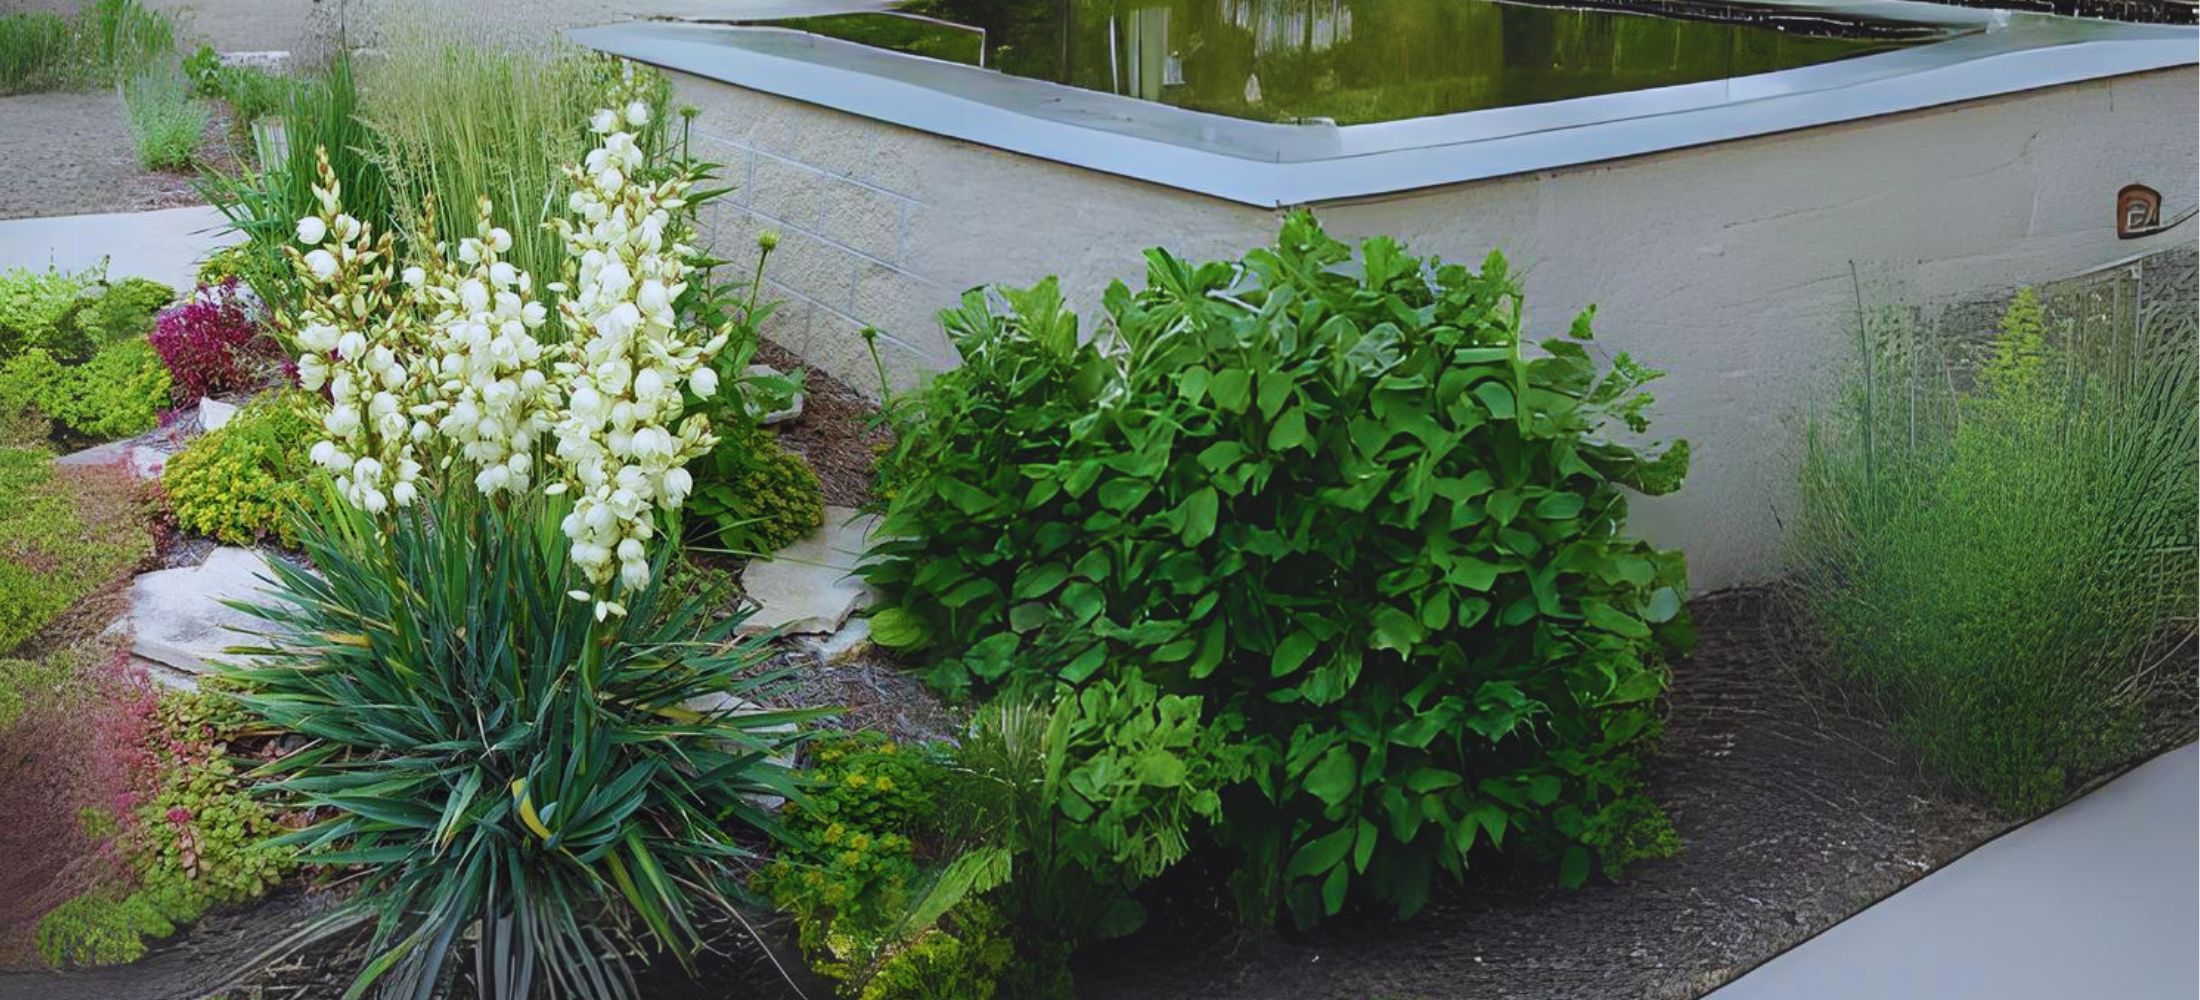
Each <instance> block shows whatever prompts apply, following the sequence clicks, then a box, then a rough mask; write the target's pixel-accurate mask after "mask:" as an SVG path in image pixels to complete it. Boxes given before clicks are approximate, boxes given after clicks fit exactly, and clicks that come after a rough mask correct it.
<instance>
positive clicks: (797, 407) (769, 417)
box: [748, 365, 802, 427]
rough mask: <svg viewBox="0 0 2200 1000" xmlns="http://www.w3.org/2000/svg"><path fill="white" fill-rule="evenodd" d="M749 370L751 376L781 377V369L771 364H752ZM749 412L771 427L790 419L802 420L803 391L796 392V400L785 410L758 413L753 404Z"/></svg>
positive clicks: (758, 421) (761, 422)
mask: <svg viewBox="0 0 2200 1000" xmlns="http://www.w3.org/2000/svg"><path fill="white" fill-rule="evenodd" d="M748 372H749V377H751V378H779V377H781V375H780V371H779V369H777V368H773V367H772V366H770V365H750V366H749V368H748ZM749 413H750V415H752V416H755V417H756V422H757V423H760V424H763V425H764V426H766V427H770V426H772V425H773V424H784V423H787V422H789V421H793V420H800V419H802V393H800V392H796V393H795V394H794V400H793V401H792V402H790V403H788V404H787V408H786V409H784V410H773V411H772V412H770V413H763V414H758V413H757V412H756V408H755V407H753V406H752V407H750V408H749Z"/></svg>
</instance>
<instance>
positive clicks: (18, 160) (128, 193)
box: [0, 90, 199, 219]
mask: <svg viewBox="0 0 2200 1000" xmlns="http://www.w3.org/2000/svg"><path fill="white" fill-rule="evenodd" d="M0 136H6V137H7V139H6V140H5V141H0V178H6V179H5V180H4V181H0V219H20V218H26V217H30V216H40V215H86V214H91V213H95V212H136V211H143V210H145V209H149V208H171V207H174V206H177V205H190V204H196V203H197V202H198V201H199V197H198V194H197V193H196V192H195V191H193V190H192V189H191V175H190V174H184V173H158V172H153V171H148V170H146V169H144V168H143V167H140V166H138V162H137V155H136V153H135V152H133V151H132V149H131V146H130V128H129V125H128V124H127V120H126V119H125V118H124V116H123V110H122V98H121V97H120V96H118V95H116V94H115V93H114V92H113V91H104V90H102V91H91V92H87V93H57V94H22V95H18V96H14V97H0Z"/></svg>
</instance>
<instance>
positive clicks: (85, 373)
mask: <svg viewBox="0 0 2200 1000" xmlns="http://www.w3.org/2000/svg"><path fill="white" fill-rule="evenodd" d="M171 294H172V293H171V292H170V291H169V289H168V286H166V285H163V284H160V283H159V282H154V281H145V280H143V279H138V278H132V279H129V280H127V281H123V282H120V283H117V284H113V285H98V286H93V287H92V288H90V289H86V290H84V291H81V292H79V293H78V294H77V295H75V296H74V297H72V298H71V299H70V300H69V302H68V305H67V306H66V307H64V308H63V309H62V310H61V312H60V314H59V315H58V317H57V318H56V319H55V320H54V321H53V322H52V323H51V324H50V325H48V326H46V327H45V329H44V331H43V332H42V333H40V334H38V341H37V346H32V347H28V348H26V349H24V350H22V351H19V352H17V353H15V354H14V355H13V356H10V357H6V358H4V359H0V441H12V442H17V443H26V444H27V443H35V442H39V441H44V440H45V439H46V438H47V437H48V436H49V435H50V434H51V433H52V432H53V430H54V425H55V424H56V423H57V422H58V423H59V424H60V425H61V426H62V427H63V428H65V429H66V430H68V431H69V432H71V433H72V434H75V435H77V436H79V437H85V438H92V439H95V440H108V439H112V438H118V437H128V436H129V435H132V434H138V433H142V432H144V431H147V430H150V429H151V428H152V427H153V425H154V424H155V423H156V422H157V420H158V417H159V413H160V409H161V407H163V406H164V405H166V404H167V402H168V373H167V370H166V368H164V367H163V366H162V365H161V364H160V359H159V358H158V357H157V356H155V355H154V354H153V351H152V348H151V346H150V345H148V344H147V343H146V341H145V340H144V339H143V337H142V333H143V332H144V328H145V327H148V326H150V325H151V322H152V315H153V312H154V311H155V310H157V309H158V308H159V307H160V305H161V304H162V303H164V302H166V301H167V299H168V297H169V296H170V295H171ZM79 362H81V363H79Z"/></svg>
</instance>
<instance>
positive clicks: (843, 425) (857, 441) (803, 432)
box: [756, 340, 892, 507]
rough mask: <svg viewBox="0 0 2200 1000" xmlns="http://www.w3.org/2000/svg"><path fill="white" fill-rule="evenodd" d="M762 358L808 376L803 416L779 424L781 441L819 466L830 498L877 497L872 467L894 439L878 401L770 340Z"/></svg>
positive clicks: (845, 502)
mask: <svg viewBox="0 0 2200 1000" xmlns="http://www.w3.org/2000/svg"><path fill="white" fill-rule="evenodd" d="M756 360H757V361H758V362H759V363H761V364H767V365H770V366H772V367H773V368H776V369H778V370H780V371H783V372H787V373H789V374H794V373H797V372H799V373H801V375H802V377H803V378H802V393H803V397H804V398H803V402H802V417H801V419H799V420H795V421H793V422H791V423H787V424H782V425H780V426H779V427H777V428H776V430H778V432H779V443H780V444H783V445H785V446H786V447H787V450H788V451H792V452H794V453H796V454H798V455H801V456H802V457H803V459H804V460H806V461H808V462H809V463H810V468H811V469H814V470H816V472H817V478H818V481H819V482H820V483H822V484H823V485H824V487H825V502H826V503H829V504H832V505H834V506H836V507H861V506H863V505H864V503H866V502H867V501H869V500H870V498H871V470H872V469H873V468H875V467H876V466H877V465H878V454H879V451H880V450H881V449H883V448H885V447H886V444H887V442H888V441H890V440H892V437H891V435H889V434H888V433H887V432H886V430H885V429H884V428H883V427H880V426H879V425H878V424H877V422H876V420H875V418H876V416H877V415H878V406H877V404H875V403H872V402H871V401H870V399H868V398H866V397H865V396H864V395H863V394H862V393H860V392H857V391H856V390H854V389H852V388H850V387H849V386H848V384H847V383H845V382H842V381H840V380H839V379H836V378H834V377H832V376H831V375H827V374H825V372H824V371H823V370H821V369H819V368H816V367H814V366H812V365H810V364H808V363H806V362H804V361H803V360H802V359H801V358H800V357H798V356H796V355H795V353H794V352H792V351H789V350H787V349H786V348H784V347H781V346H779V345H778V344H775V343H772V342H771V341H769V340H767V341H764V342H763V343H762V344H761V345H759V347H758V349H757V352H756Z"/></svg>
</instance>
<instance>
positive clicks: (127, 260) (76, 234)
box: [0, 205, 238, 289]
mask: <svg viewBox="0 0 2200 1000" xmlns="http://www.w3.org/2000/svg"><path fill="white" fill-rule="evenodd" d="M222 226H223V221H222V215H221V213H220V212H217V211H215V210H214V209H212V208H209V207H207V206H204V205H194V206H190V207H187V208H164V209H160V210H158V211H152V212H123V213H119V214H115V215H61V216H53V217H50V218H44V219H8V220H5V221H0V270H6V269H9V268H16V267H27V268H30V269H32V270H40V269H43V268H46V267H55V268H59V269H61V270H63V271H70V272H75V271H82V270H85V269H87V268H91V267H96V266H98V264H99V260H100V258H102V257H106V258H108V264H107V276H108V277H110V278H125V277H138V278H151V279H153V280H154V281H161V282H166V283H168V284H169V285H172V286H174V287H176V288H178V289H189V288H190V287H191V282H192V279H193V276H194V275H195V274H196V273H197V271H198V262H199V259H200V258H202V257H204V256H206V254H207V252H208V251H210V250H212V249H214V248H215V247H219V246H223V245H226V244H229V243H234V242H236V241H237V239H238V235H237V234H236V233H231V232H224V231H223V230H222Z"/></svg>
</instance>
